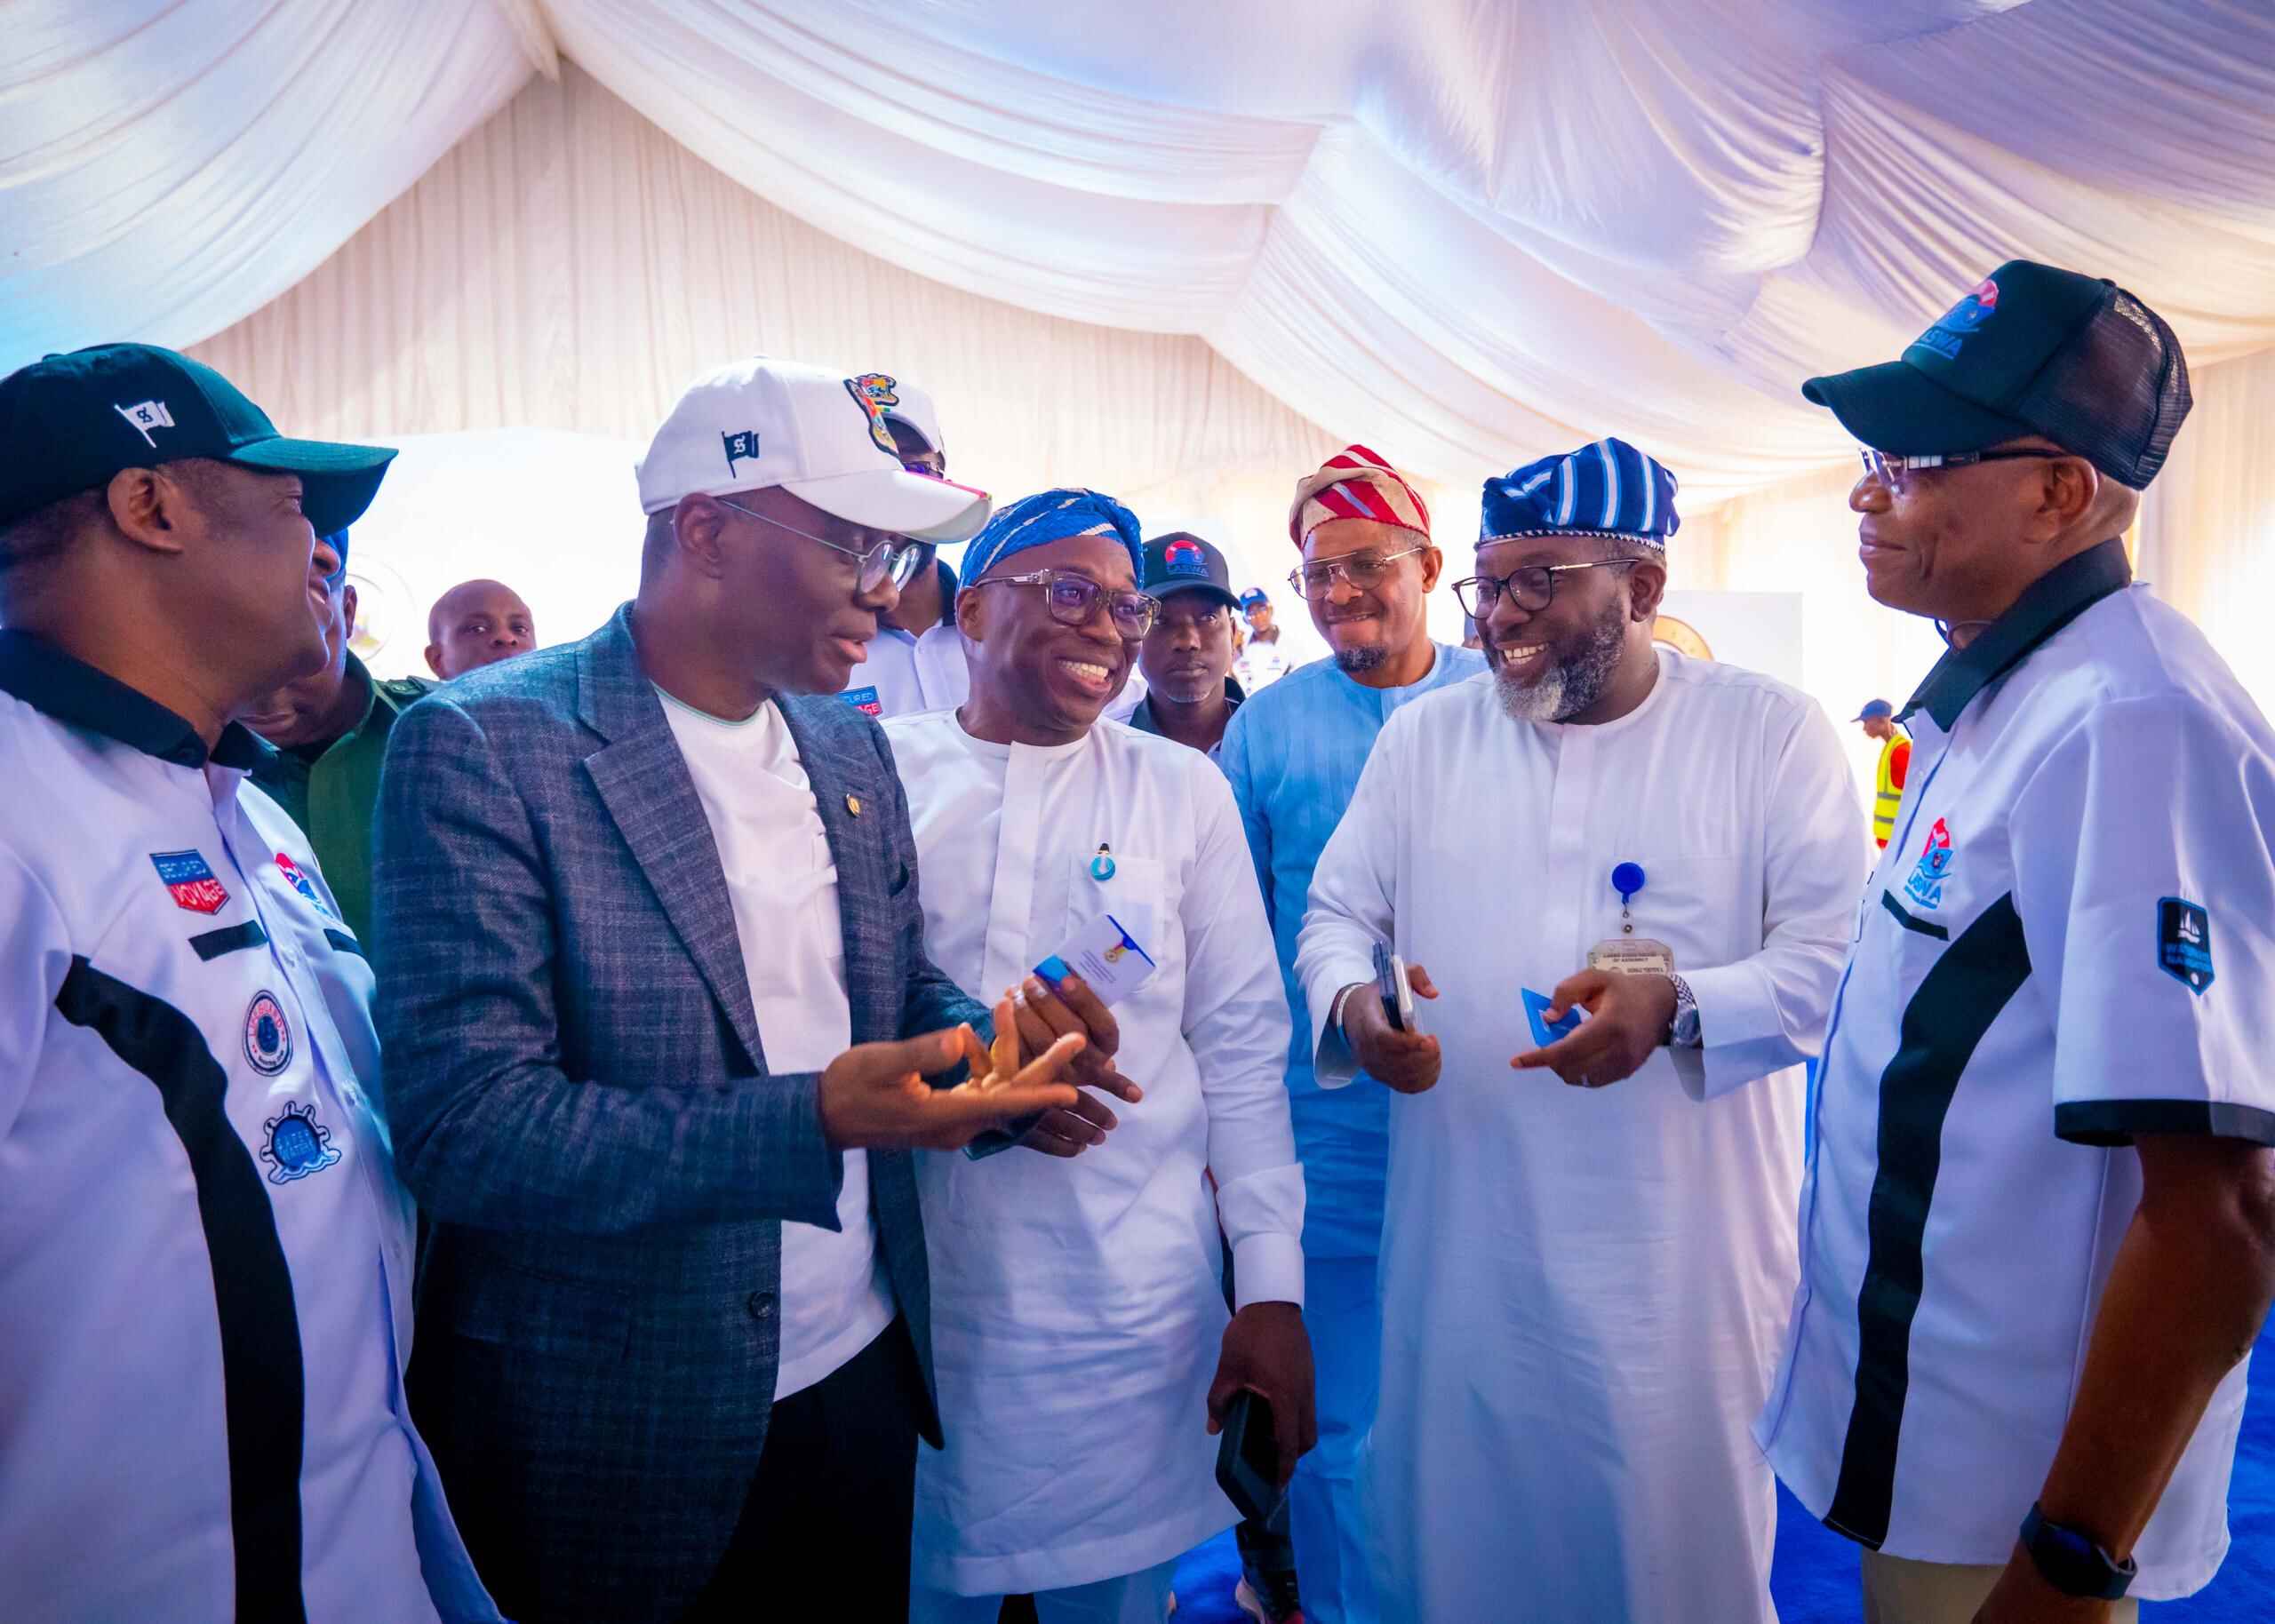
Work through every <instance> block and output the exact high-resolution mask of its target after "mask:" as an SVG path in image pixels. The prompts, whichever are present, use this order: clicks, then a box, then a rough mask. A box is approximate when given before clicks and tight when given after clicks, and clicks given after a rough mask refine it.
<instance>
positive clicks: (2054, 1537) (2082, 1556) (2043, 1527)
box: [2022, 1506, 2141, 1602]
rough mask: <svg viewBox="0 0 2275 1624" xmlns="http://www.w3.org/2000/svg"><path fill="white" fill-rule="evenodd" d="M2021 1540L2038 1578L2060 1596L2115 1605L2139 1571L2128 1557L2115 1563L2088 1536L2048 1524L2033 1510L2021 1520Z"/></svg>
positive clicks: (2067, 1528) (2137, 1564)
mask: <svg viewBox="0 0 2275 1624" xmlns="http://www.w3.org/2000/svg"><path fill="white" fill-rule="evenodd" d="M2022 1538H2023V1548H2024V1550H2026V1551H2028V1552H2029V1553H2030V1559H2031V1564H2032V1566H2034V1567H2036V1568H2037V1569H2038V1572H2039V1577H2040V1578H2041V1579H2043V1580H2046V1582H2047V1583H2048V1584H2049V1585H2052V1586H2053V1587H2054V1588H2055V1589H2057V1590H2059V1591H2061V1592H2062V1594H2063V1595H2064V1596H2083V1597H2087V1598H2088V1599H2091V1600H2094V1601H2103V1602H2114V1601H2119V1600H2122V1599H2123V1597H2124V1596H2125V1593H2126V1591H2127V1590H2129V1589H2130V1588H2132V1586H2133V1580H2134V1578H2135V1575H2136V1574H2138V1573H2139V1572H2140V1571H2141V1565H2140V1564H2139V1563H2137V1562H2135V1561H2134V1560H2133V1559H2132V1558H2131V1557H2130V1556H2127V1558H2126V1559H2125V1560H2124V1561H2122V1562H2119V1561H2118V1560H2117V1559H2116V1558H2115V1557H2113V1556H2111V1555H2110V1554H2109V1553H2108V1552H2107V1551H2106V1550H2104V1549H2103V1548H2101V1547H2100V1546H2099V1545H2097V1544H2095V1541H2094V1539H2093V1536H2092V1535H2090V1534H2087V1533H2083V1532H2079V1530H2077V1529H2075V1528H2069V1527H2065V1526H2063V1524H2060V1523H2056V1522H2053V1521H2051V1520H2049V1519H2048V1517H2047V1515H2046V1514H2045V1512H2043V1511H2041V1510H2040V1509H2039V1508H2038V1507H2036V1506H2032V1508H2031V1509H2030V1515H2029V1516H2028V1517H2024V1518H2023V1535H2022Z"/></svg>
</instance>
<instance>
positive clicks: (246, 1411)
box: [55, 957, 307, 1624]
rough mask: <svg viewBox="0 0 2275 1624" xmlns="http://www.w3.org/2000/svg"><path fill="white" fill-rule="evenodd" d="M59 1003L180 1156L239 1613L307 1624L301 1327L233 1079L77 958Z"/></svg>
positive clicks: (154, 1012) (136, 997)
mask: <svg viewBox="0 0 2275 1624" xmlns="http://www.w3.org/2000/svg"><path fill="white" fill-rule="evenodd" d="M55 1007H56V1010H57V1012H58V1013H60V1015H62V1016H63V1018H64V1019H65V1020H67V1021H68V1022H70V1023H71V1024H72V1025H74V1026H78V1027H84V1028H85V1029H86V1030H88V1031H92V1032H93V1033H94V1034H95V1035H96V1036H97V1037H99V1038H100V1039H102V1040H103V1041H104V1042H105V1043H107V1044H108V1045H109V1046H110V1051H111V1053H112V1054H114V1055H117V1056H118V1058H119V1059H120V1060H122V1061H124V1063H126V1064H127V1065H128V1066H130V1067H132V1069H133V1070H134V1071H139V1072H140V1073H141V1074H142V1075H143V1076H144V1077H146V1078H148V1079H149V1080H150V1082H151V1084H152V1085H153V1086H154V1087H156V1089H157V1091H158V1098H159V1100H160V1101H161V1102H162V1103H163V1104H164V1108H165V1112H166V1120H167V1121H168V1122H170V1123H172V1125H173V1130H174V1133H175V1134H176V1135H177V1136H178V1137H179V1138H180V1140H181V1148H182V1150H183V1151H184V1153H185V1154H186V1155H187V1156H188V1158H189V1172H190V1177H191V1180H192V1181H193V1182H195V1183H196V1187H197V1218H198V1222H199V1223H200V1224H201V1225H202V1226H203V1228H204V1232H205V1250H206V1254H207V1256H208V1257H210V1258H211V1259H212V1265H213V1306H214V1312H215V1315H216V1317H217V1318H218V1319H219V1320H220V1333H221V1396H222V1404H223V1409H224V1413H225V1414H226V1416H227V1418H228V1451H229V1534H230V1542H231V1546H232V1548H233V1549H234V1552H235V1567H236V1596H237V1610H236V1616H237V1617H238V1618H240V1619H263V1620H271V1619H273V1620H279V1624H307V1607H306V1605H305V1604H304V1602H303V1599H302V1596H301V1594H300V1455H301V1450H302V1447H303V1440H304V1434H305V1430H306V1426H305V1421H306V1416H305V1410H306V1406H307V1383H306V1380H305V1377H304V1375H303V1373H302V1366H301V1363H300V1328H299V1327H300V1318H299V1310H298V1308H297V1307H296V1306H295V1304H294V1302H293V1296H292V1271H291V1265H289V1264H288V1263H287V1262H285V1260H284V1245H283V1241H282V1240H280V1239H279V1238H277V1234H276V1218H275V1212H274V1211H273V1210H272V1209H271V1207H270V1206H269V1204H268V1188H267V1185H266V1184H265V1183H264V1182H262V1180H261V1175H260V1169H259V1167H258V1166H255V1165H254V1162H253V1158H252V1156H251V1152H249V1151H248V1150H246V1149H245V1145H244V1141H243V1140H242V1139H240V1138H238V1137H237V1134H236V1130H235V1128H233V1127H231V1126H229V1119H228V1115H227V1113H226V1111H225V1110H224V1101H225V1099H226V1097H227V1095H228V1087H229V1078H228V1071H225V1070H224V1069H223V1068H222V1066H221V1064H220V1062H219V1061H217V1060H215V1059H214V1058H213V1051H212V1048H211V1047H209V1046H208V1044H207V1042H206V1038H205V1033H204V1031H201V1030H199V1028H198V1025H197V1023H196V1022H194V1021H192V1020H191V1019H190V1018H189V1017H188V1015H184V1014H183V1013H182V1012H181V1011H180V1009H177V1008H176V1007H174V1006H173V1005H172V1004H169V1003H167V1002H166V1001H165V1000H164V999H158V998H154V997H152V996H151V995H150V994H149V993H148V992H145V991H142V990H141V989H140V988H139V987H130V986H128V985H127V984H126V983H124V982H123V981H120V980H118V979H116V977H114V976H110V975H104V974H103V973H102V972H101V971H100V970H98V969H96V968H95V967H93V966H92V965H91V964H89V963H88V962H87V960H86V959H83V958H76V957H75V958H74V959H72V960H71V968H70V970H69V971H68V973H67V974H66V975H65V976H64V977H63V986H62V989H61V990H60V991H58V992H57V993H56V995H55Z"/></svg>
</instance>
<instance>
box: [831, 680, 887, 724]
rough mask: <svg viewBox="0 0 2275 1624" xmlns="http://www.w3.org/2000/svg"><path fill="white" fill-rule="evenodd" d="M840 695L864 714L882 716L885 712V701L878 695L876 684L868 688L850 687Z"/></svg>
mask: <svg viewBox="0 0 2275 1624" xmlns="http://www.w3.org/2000/svg"><path fill="white" fill-rule="evenodd" d="M838 697H840V698H842V699H843V700H844V701H845V703H846V704H848V705H851V706H852V707H853V708H854V709H855V710H857V711H858V712H861V714H862V715H864V716H882V715H883V714H884V711H885V707H884V702H883V701H882V700H881V699H879V698H878V697H877V690H876V687H875V685H874V684H872V685H870V686H869V687H867V688H849V689H846V690H845V691H844V693H842V694H841V695H839V696H838Z"/></svg>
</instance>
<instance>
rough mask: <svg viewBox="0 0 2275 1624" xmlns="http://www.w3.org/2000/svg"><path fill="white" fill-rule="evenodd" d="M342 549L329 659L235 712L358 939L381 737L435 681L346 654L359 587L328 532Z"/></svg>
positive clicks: (364, 919)
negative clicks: (385, 672) (389, 672)
mask: <svg viewBox="0 0 2275 1624" xmlns="http://www.w3.org/2000/svg"><path fill="white" fill-rule="evenodd" d="M325 545H328V546H330V547H331V550H332V551H333V552H335V553H338V554H339V569H338V570H336V571H335V572H333V574H332V577H331V580H330V582H329V583H328V585H329V586H330V588H331V625H330V626H329V627H327V628H326V630H325V633H324V644H325V651H326V652H327V654H328V655H329V656H330V658H328V659H327V660H325V662H324V665H323V670H321V671H319V672H317V673H315V674H314V675H312V676H307V677H302V678H301V679H300V680H299V681H297V682H290V683H287V684H286V685H285V686H284V687H283V688H280V689H276V691H275V692H274V693H272V694H270V695H268V696H267V697H265V698H263V699H261V700H260V701H259V702H258V703H257V704H256V705H253V706H252V708H251V709H250V710H248V711H247V712H244V714H243V716H242V717H240V718H239V720H242V721H243V723H244V724H245V726H246V727H248V728H251V729H252V730H253V731H254V732H255V733H258V734H259V735H260V736H261V737H263V738H264V739H267V741H268V742H269V743H270V744H274V745H275V747H276V753H275V755H273V756H271V757H270V758H268V759H267V760H265V761H263V762H262V763H260V764H259V766H257V767H255V768H253V769H252V780H253V782H254V783H255V784H259V786H260V787H261V788H262V789H264V790H267V792H269V794H271V795H272V796H274V797H275V799H276V802H277V804H278V805H279V806H281V807H283V808H284V810H285V811H286V812H288V813H289V814H291V818H292V821H293V822H294V823H296V824H299V826H300V827H301V829H302V830H304V831H306V832H307V837H308V843H309V844H310V845H311V846H313V847H315V854H316V861H317V862H318V863H319V864H322V865H323V876H324V879H325V880H327V881H328V882H329V883H330V884H331V893H332V896H333V897H334V898H335V899H337V901H338V902H339V911H340V913H341V916H342V917H343V918H345V919H347V926H348V928H349V929H351V930H353V931H354V932H355V934H356V935H358V936H362V935H365V934H366V931H367V929H368V927H369V926H370V924H371V810H372V808H373V807H374V806H375V805H376V804H377V803H378V800H379V763H380V761H381V760H384V759H385V758H386V756H387V733H388V730H389V729H391V728H393V727H394V726H395V718H396V717H397V716H399V715H401V714H402V713H403V710H404V708H405V707H407V706H408V705H410V704H411V702H412V701H413V700H415V699H417V698H418V697H419V696H420V695H422V694H424V693H426V692H427V691H428V690H429V689H432V688H433V687H434V686H435V685H434V684H433V683H432V682H429V681H426V680H425V679H423V678H419V677H402V678H396V679H394V680H391V681H379V680H378V679H376V678H374V677H373V676H372V675H371V673H370V671H368V670H366V669H365V668H364V665H363V661H361V660H359V659H357V658H356V657H355V655H354V654H353V653H351V652H349V650H348V647H347V644H348V640H349V639H351V638H352V637H354V636H355V588H354V587H353V586H350V585H348V584H347V532H346V531H345V530H342V531H341V532H340V533H339V534H338V535H337V536H332V537H327V538H326V541H325Z"/></svg>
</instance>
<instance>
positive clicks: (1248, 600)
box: [1241, 586, 1272, 609]
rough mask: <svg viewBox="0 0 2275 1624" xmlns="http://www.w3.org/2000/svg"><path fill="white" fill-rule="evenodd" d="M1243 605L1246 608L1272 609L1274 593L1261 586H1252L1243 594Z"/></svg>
mask: <svg viewBox="0 0 2275 1624" xmlns="http://www.w3.org/2000/svg"><path fill="white" fill-rule="evenodd" d="M1271 607H1272V595H1271V594H1270V593H1267V592H1265V590H1264V588H1262V587H1261V586H1251V587H1249V589H1248V590H1247V591H1246V592H1244V593H1241V608H1242V609H1270V608H1271Z"/></svg>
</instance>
